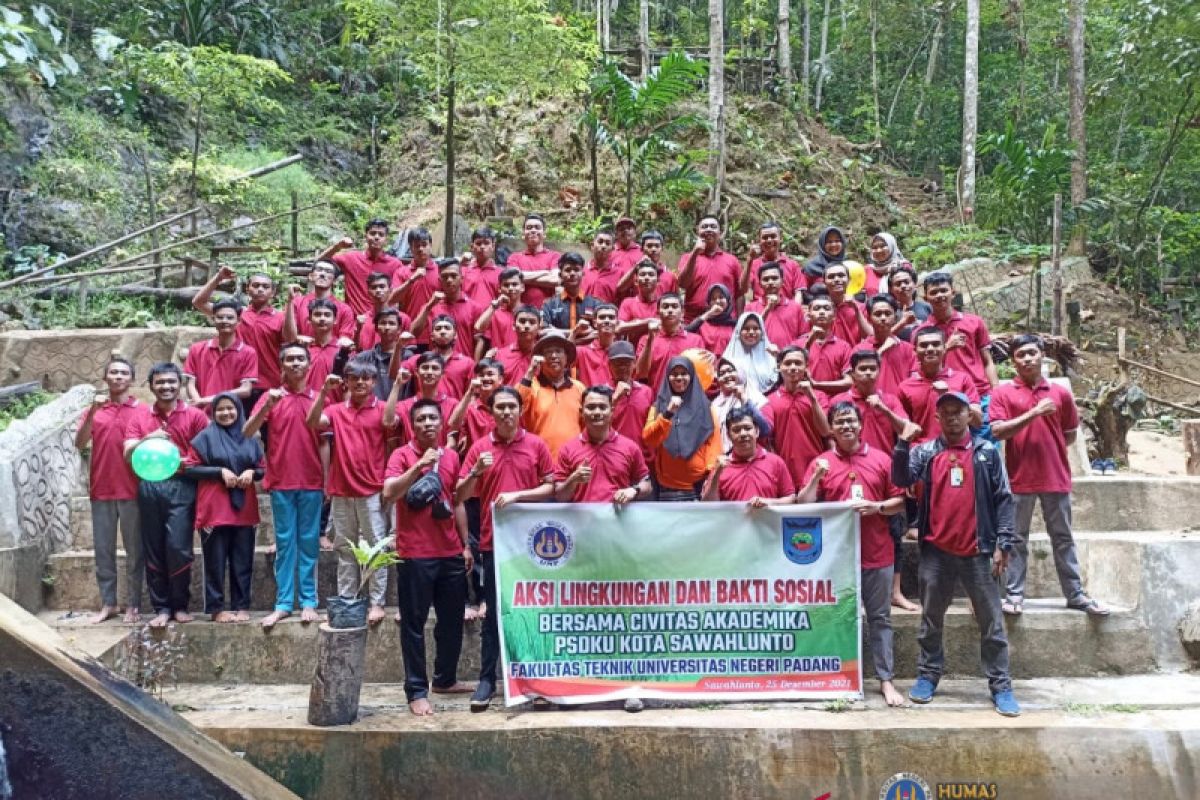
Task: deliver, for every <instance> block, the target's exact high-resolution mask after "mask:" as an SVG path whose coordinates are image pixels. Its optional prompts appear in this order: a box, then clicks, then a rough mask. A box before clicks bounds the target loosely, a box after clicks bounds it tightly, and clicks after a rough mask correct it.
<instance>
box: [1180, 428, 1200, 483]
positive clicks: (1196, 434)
mask: <svg viewBox="0 0 1200 800" xmlns="http://www.w3.org/2000/svg"><path fill="white" fill-rule="evenodd" d="M1183 452H1184V454H1185V455H1186V456H1187V474H1188V475H1200V419H1185V420H1184V421H1183Z"/></svg>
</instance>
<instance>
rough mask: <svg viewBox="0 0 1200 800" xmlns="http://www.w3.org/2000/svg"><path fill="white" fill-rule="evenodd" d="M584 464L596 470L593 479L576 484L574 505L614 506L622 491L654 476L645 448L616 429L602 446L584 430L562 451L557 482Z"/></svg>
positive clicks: (557, 469)
mask: <svg viewBox="0 0 1200 800" xmlns="http://www.w3.org/2000/svg"><path fill="white" fill-rule="evenodd" d="M584 462H587V464H588V466H590V467H591V468H592V479H591V480H590V481H588V482H587V483H580V484H576V486H575V494H574V495H572V496H571V502H572V503H610V502H612V499H613V494H614V493H615V492H616V491H617V490H618V489H628V488H630V487H632V486H635V485H637V483H638V482H639V481H641V480H642V479H643V478H645V477H647V476H648V475H649V474H650V470H649V469H647V468H646V459H645V458H643V457H642V448H641V447H639V446H638V445H637V444H636V443H635V442H633V441H632V440H630V439H628V438H626V437H624V436H622V435H621V434H619V433H617V432H616V431H613V430H610V431H609V432H608V438H606V439H605V440H604V441H603V442H601V443H600V444H592V442H591V440H590V439H588V435H587V432H586V431H584V432H583V433H581V434H579V435H578V436H576V437H575V438H574V439H571V440H570V441H569V442H567V443H566V444H564V445H563V446H562V447H561V448H559V451H558V466H557V468H556V469H555V470H554V480H555V482H556V483H562V482H563V481H565V480H566V479H567V478H568V477H569V476H570V475H571V473H572V472H574V471H575V468H576V467H578V466H579V465H580V464H582V463H584Z"/></svg>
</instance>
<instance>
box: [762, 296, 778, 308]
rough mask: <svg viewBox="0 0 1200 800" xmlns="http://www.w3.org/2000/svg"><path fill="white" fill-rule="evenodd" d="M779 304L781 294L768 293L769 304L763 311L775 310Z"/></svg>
mask: <svg viewBox="0 0 1200 800" xmlns="http://www.w3.org/2000/svg"><path fill="white" fill-rule="evenodd" d="M778 305H779V295H777V294H769V295H767V305H766V307H765V308H764V309H763V311H773V310H775V308H776V307H777V306H778Z"/></svg>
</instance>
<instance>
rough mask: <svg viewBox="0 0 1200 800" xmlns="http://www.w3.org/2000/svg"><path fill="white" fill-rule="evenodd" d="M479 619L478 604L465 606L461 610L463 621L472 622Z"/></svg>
mask: <svg viewBox="0 0 1200 800" xmlns="http://www.w3.org/2000/svg"><path fill="white" fill-rule="evenodd" d="M477 619H479V606H467V607H466V609H465V610H464V611H463V621H464V622H474V621H475V620H477Z"/></svg>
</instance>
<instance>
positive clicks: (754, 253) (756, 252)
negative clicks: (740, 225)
mask: <svg viewBox="0 0 1200 800" xmlns="http://www.w3.org/2000/svg"><path fill="white" fill-rule="evenodd" d="M761 255H762V248H761V247H759V246H758V245H757V244H752V245H750V260H751V261H753V260H754V259H756V258H758V257H759V256H761Z"/></svg>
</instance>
